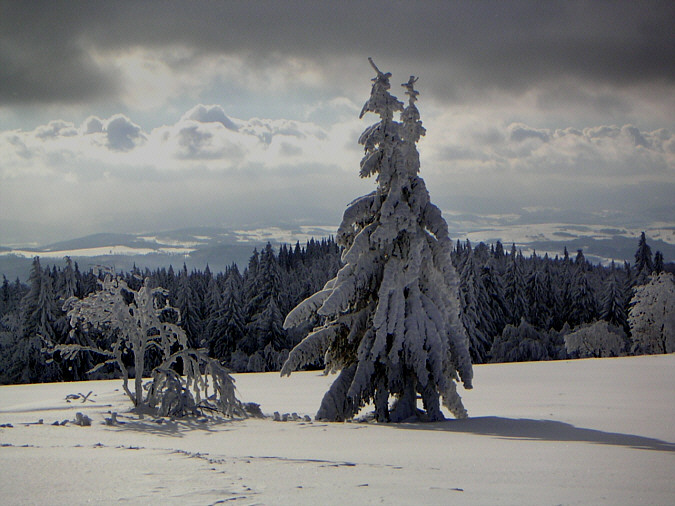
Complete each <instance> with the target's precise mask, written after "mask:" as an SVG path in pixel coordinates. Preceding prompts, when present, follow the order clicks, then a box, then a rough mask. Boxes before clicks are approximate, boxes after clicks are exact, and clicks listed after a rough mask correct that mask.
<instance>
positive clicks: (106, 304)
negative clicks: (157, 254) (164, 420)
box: [49, 273, 246, 416]
mask: <svg viewBox="0 0 675 506" xmlns="http://www.w3.org/2000/svg"><path fill="white" fill-rule="evenodd" d="M99 284H100V290H99V291H97V292H95V293H92V294H91V295H89V296H88V297H86V298H84V299H77V298H75V297H71V298H70V299H68V301H66V303H65V305H64V310H65V311H67V313H68V319H69V321H70V325H71V327H72V331H71V332H75V331H79V332H82V333H84V334H88V335H90V337H91V339H90V342H91V344H90V345H86V346H85V345H80V344H61V345H56V346H51V348H50V350H49V352H50V353H52V354H53V353H55V352H59V353H60V354H61V356H62V357H63V358H64V359H72V358H74V357H75V356H76V355H77V354H78V353H80V352H92V353H94V354H97V355H99V356H102V357H104V361H102V362H100V363H99V364H97V365H96V366H95V367H94V368H93V369H91V370H90V371H89V372H94V371H96V370H98V369H100V368H101V367H104V366H105V365H107V364H113V365H115V366H116V367H117V368H118V369H119V370H120V372H121V374H122V379H123V383H122V386H123V388H124V391H125V392H126V394H127V395H128V397H129V398H130V399H131V401H132V402H133V404H134V406H135V407H136V408H137V409H138V410H139V411H140V412H144V411H147V410H149V411H151V412H154V413H156V414H159V415H160V416H185V415H188V414H196V413H197V412H198V411H201V410H204V409H206V410H210V411H218V412H220V413H222V414H224V415H226V416H246V415H245V411H244V409H243V407H242V405H241V403H240V402H239V401H238V400H237V398H236V397H235V393H234V392H235V389H234V380H233V379H232V377H231V376H230V375H229V373H228V372H227V370H226V369H225V368H224V367H222V366H221V365H220V363H219V362H218V361H217V360H214V359H212V358H209V357H208V356H207V355H206V354H205V353H204V352H203V351H201V350H194V349H191V348H189V347H188V341H187V336H186V335H185V331H184V330H183V329H182V328H181V327H180V325H179V324H180V312H179V311H178V309H176V308H174V307H171V306H170V305H169V303H168V292H167V291H166V290H165V289H163V288H150V287H149V286H148V280H147V279H145V280H143V282H142V284H141V286H140V288H139V289H138V290H134V289H133V288H131V287H129V285H128V284H127V283H126V282H125V281H124V280H122V279H121V278H119V277H117V276H114V275H113V274H112V273H107V274H106V275H105V277H104V279H103V280H102V281H99ZM150 352H154V353H155V355H159V358H160V365H159V366H157V367H156V368H154V369H153V371H152V382H151V384H150V387H149V389H148V393H147V396H146V395H144V392H143V375H144V372H145V367H146V353H150ZM130 361H133V366H131V365H129V362H130ZM181 368H182V375H179V374H178V372H177V371H178V370H181ZM132 375H133V377H134V389H133V391H132V389H131V388H129V384H128V383H129V378H130V377H131V376H132ZM210 389H211V393H210Z"/></svg>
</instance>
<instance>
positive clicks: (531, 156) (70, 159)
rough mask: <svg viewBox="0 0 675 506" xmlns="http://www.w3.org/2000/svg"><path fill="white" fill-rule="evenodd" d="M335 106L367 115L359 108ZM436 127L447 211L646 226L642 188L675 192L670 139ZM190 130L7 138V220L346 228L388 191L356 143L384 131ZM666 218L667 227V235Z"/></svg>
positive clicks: (439, 196) (100, 129) (120, 128)
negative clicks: (361, 170) (610, 213)
mask: <svg viewBox="0 0 675 506" xmlns="http://www.w3.org/2000/svg"><path fill="white" fill-rule="evenodd" d="M333 105H335V106H336V107H337V108H338V109H339V108H347V109H350V108H353V104H352V103H350V102H349V101H346V102H345V101H337V102H336V103H335V104H333ZM323 107H324V106H323V105H321V106H319V107H318V108H317V109H316V110H319V109H321V108H323ZM328 107H329V108H330V104H329V105H328ZM422 112H423V120H425V117H424V111H422ZM430 116H431V117H430V118H429V120H428V121H427V120H425V126H426V127H427V131H428V133H427V136H426V137H425V138H424V139H423V141H422V142H421V144H420V151H421V157H422V176H423V177H424V178H425V179H426V181H427V186H428V187H429V189H430V192H431V196H432V199H433V200H434V202H436V203H437V204H439V205H441V206H442V207H443V208H444V209H451V210H452V209H455V210H462V209H464V210H471V211H473V212H476V211H478V210H479V209H478V208H479V207H482V208H483V211H484V212H499V213H505V212H512V211H514V210H517V209H519V208H522V207H532V206H542V205H544V206H557V207H559V208H561V209H569V208H575V207H578V206H581V207H583V206H586V207H590V208H593V209H594V210H597V209H605V208H606V209H612V208H622V206H624V205H625V203H626V201H627V199H628V200H630V199H635V200H638V199H640V200H645V202H646V203H645V204H644V205H643V206H642V207H641V208H640V209H641V210H640V209H636V212H642V211H645V210H646V207H648V205H649V204H648V203H649V199H645V198H644V194H645V190H644V187H641V186H640V185H641V184H643V183H645V184H646V183H649V184H655V185H657V187H660V188H662V189H665V188H668V187H669V186H668V185H671V186H670V188H672V185H673V181H674V180H675V178H674V168H675V149H674V147H675V138H674V136H673V134H672V133H671V132H670V131H668V130H665V129H660V130H655V131H644V130H640V129H639V128H637V127H636V126H635V125H630V124H627V125H623V126H612V125H610V126H590V127H585V128H583V127H582V128H577V127H569V128H558V129H550V128H541V127H537V126H532V125H529V124H527V123H525V122H521V121H519V122H511V123H507V124H500V123H499V122H495V121H494V120H493V119H492V118H490V117H489V116H488V117H486V116H482V115H480V114H475V113H472V114H464V113H462V114H456V113H449V112H447V111H445V112H444V111H434V113H433V114H431V115H430ZM177 117H178V118H179V119H178V120H176V121H175V122H174V123H172V124H167V125H163V126H159V127H156V128H153V129H150V130H144V129H143V128H142V127H141V126H140V125H138V124H136V123H135V122H134V121H133V120H132V119H130V118H128V117H127V116H125V115H121V114H117V115H113V116H111V117H109V118H107V119H102V118H99V117H96V116H90V117H88V118H87V119H86V120H85V121H83V122H82V124H81V125H80V127H79V128H77V127H76V126H75V125H74V124H72V123H69V122H66V121H51V122H49V123H47V124H46V125H42V126H38V127H37V128H35V129H33V130H29V131H22V130H12V131H5V132H0V157H2V159H3V164H2V165H1V166H0V179H1V180H2V185H1V186H2V187H1V188H0V192H1V193H2V195H0V197H1V198H0V214H2V216H3V218H4V217H7V218H5V219H14V220H15V221H16V220H19V219H22V220H24V221H33V222H42V223H44V222H50V221H51V222H53V223H54V226H55V227H56V226H61V225H60V224H62V223H66V222H69V221H73V220H74V221H75V223H77V224H78V225H77V226H81V227H85V226H88V227H89V230H90V231H100V230H102V229H108V228H109V227H113V228H114V227H122V226H127V227H132V228H133V227H136V228H148V229H163V228H171V227H172V225H171V223H176V222H180V223H181V225H190V224H208V223H211V224H220V223H222V222H223V221H228V220H232V221H231V222H232V223H233V224H235V223H237V220H245V221H246V222H247V223H252V222H253V221H255V220H257V219H266V220H271V221H270V222H269V223H272V222H274V221H275V220H280V219H302V218H306V217H308V216H312V217H319V216H323V217H324V218H326V219H328V217H330V219H332V220H335V221H337V220H339V216H340V214H341V212H342V209H343V208H344V205H345V204H346V203H348V202H349V201H351V200H352V199H353V198H355V197H357V196H358V195H361V194H363V193H366V192H368V191H370V190H371V189H372V188H373V187H374V184H375V183H374V181H373V180H360V179H359V178H358V175H357V174H358V164H359V160H360V158H361V156H362V153H363V152H362V148H361V147H360V146H358V145H357V142H356V141H357V138H358V136H359V134H360V132H361V131H362V130H363V129H364V128H366V126H367V125H368V124H370V123H371V122H372V121H374V120H375V118H374V117H366V118H364V120H361V121H360V120H358V119H357V117H356V115H353V116H352V117H348V116H347V115H346V116H345V118H346V119H344V120H342V121H337V122H333V123H330V122H326V121H324V122H323V123H322V124H321V125H319V124H317V123H315V122H312V121H297V120H289V119H269V118H251V119H247V120H243V119H238V118H236V117H232V116H230V115H228V114H227V113H226V111H225V109H224V108H223V107H222V106H220V105H201V104H200V105H197V106H194V107H191V108H190V109H189V110H188V111H187V112H185V113H184V114H182V115H177ZM74 184H77V185H78V186H77V190H76V191H74V192H73V191H72V189H73V185H74ZM659 205H660V206H661V207H660V208H659V209H661V210H658V209H657V210H656V211H654V213H656V214H657V215H659V216H661V218H660V219H662V220H666V221H667V220H668V219H669V217H668V216H667V212H664V208H663V205H664V204H663V203H661V204H659ZM600 206H602V207H600ZM595 208H597V209H595ZM655 209H656V208H655ZM670 209H671V211H672V204H671V205H670ZM659 213H660V214H659ZM75 217H77V218H75ZM219 217H220V218H219ZM652 218H653V216H652ZM219 220H220V221H219ZM269 223H266V225H267V224H269ZM73 226H74V225H73Z"/></svg>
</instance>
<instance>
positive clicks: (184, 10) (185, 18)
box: [0, 0, 675, 103]
mask: <svg viewBox="0 0 675 506" xmlns="http://www.w3.org/2000/svg"><path fill="white" fill-rule="evenodd" d="M674 22H675V3H673V2H672V1H652V2H636V1H634V0H630V1H611V2H604V1H588V2H586V1H575V2H572V1H570V2H552V1H547V2H540V1H518V2H501V1H494V2H493V1H476V2H473V1H472V2H470V1H466V2H451V1H438V2H435V1H427V2H409V1H408V2H385V1H371V2H363V1H359V2H349V1H342V2H299V1H284V2H277V1H266V2H262V1H256V2H170V1H161V2H120V1H118V2H84V3H80V2H73V1H69V2H52V1H50V2H44V3H38V2H12V1H6V2H2V3H0V48H2V49H0V101H2V102H4V103H11V102H34V101H72V100H79V99H87V98H92V97H97V96H101V95H105V94H114V93H115V92H116V91H117V90H118V84H117V83H116V81H115V79H114V77H113V76H112V74H113V72H112V71H111V70H112V69H105V68H104V69H102V68H99V67H98V66H97V64H96V62H95V60H94V59H93V58H92V57H91V54H90V53H89V49H91V48H95V49H98V50H102V51H105V50H116V49H124V48H129V47H132V46H135V45H150V46H155V47H163V46H166V45H168V44H182V45H185V46H188V47H192V48H194V49H196V50H198V51H203V52H213V53H228V54H239V55H242V56H245V57H246V58H248V60H249V62H251V63H253V64H255V63H258V64H261V65H264V64H265V61H266V59H267V58H269V57H270V55H272V54H281V55H289V56H293V55H300V56H304V57H307V58H314V59H316V60H317V61H318V62H319V63H322V62H325V61H326V59H327V58H329V57H331V56H336V57H340V56H358V57H362V58H364V57H365V56H370V55H372V56H374V57H377V58H381V59H384V60H388V61H389V62H392V63H396V64H398V63H399V62H400V63H401V64H406V65H407V66H410V65H411V64H414V65H413V67H414V68H416V69H419V70H416V72H424V73H425V75H426V76H428V78H429V83H430V87H431V88H433V90H434V93H435V94H437V95H445V96H452V94H453V93H454V92H455V91H456V88H457V87H463V88H472V89H474V90H477V91H480V90H485V89H506V90H508V91H515V92H518V91H523V90H525V89H527V88H529V87H531V86H533V85H535V84H536V83H540V82H546V83H551V82H557V81H558V80H562V79H565V80H569V79H572V80H585V81H590V82H598V83H606V84H612V85H619V86H623V85H633V84H639V83H641V82H646V81H649V82H658V83H662V84H664V85H666V86H668V85H672V84H673V81H675V68H674V67H675V64H674V63H673V62H675V44H673V42H672V26H673V24H674ZM389 62H387V65H389V64H390V63H389ZM172 64H173V65H181V61H180V59H177V60H176V61H175V62H172ZM450 83H452V85H451V84H450Z"/></svg>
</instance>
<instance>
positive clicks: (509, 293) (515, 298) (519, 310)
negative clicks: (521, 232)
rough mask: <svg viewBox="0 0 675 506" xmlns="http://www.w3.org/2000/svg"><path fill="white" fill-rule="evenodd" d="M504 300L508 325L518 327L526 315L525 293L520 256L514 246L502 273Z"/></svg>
mask: <svg viewBox="0 0 675 506" xmlns="http://www.w3.org/2000/svg"><path fill="white" fill-rule="evenodd" d="M503 284H504V299H505V300H506V303H507V304H508V308H509V314H510V316H511V320H510V323H511V324H512V325H515V326H517V325H519V323H520V320H521V319H522V318H523V317H524V316H525V315H527V293H526V288H525V275H524V273H523V267H522V255H520V254H518V253H517V252H516V245H515V244H514V245H513V246H512V247H511V254H510V255H509V259H508V260H507V264H506V271H505V272H504V283H503Z"/></svg>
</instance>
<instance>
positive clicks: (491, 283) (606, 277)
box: [0, 234, 674, 383]
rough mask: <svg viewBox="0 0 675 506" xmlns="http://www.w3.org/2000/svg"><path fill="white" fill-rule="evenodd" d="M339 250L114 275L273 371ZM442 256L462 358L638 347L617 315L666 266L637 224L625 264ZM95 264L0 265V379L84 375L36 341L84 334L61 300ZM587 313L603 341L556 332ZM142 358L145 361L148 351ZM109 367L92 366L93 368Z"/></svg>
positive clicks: (296, 250)
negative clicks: (452, 286) (452, 283)
mask: <svg viewBox="0 0 675 506" xmlns="http://www.w3.org/2000/svg"><path fill="white" fill-rule="evenodd" d="M340 254H341V251H340V248H339V247H338V245H337V244H336V243H335V241H334V240H333V239H332V238H330V239H322V240H320V241H317V240H310V241H309V242H307V244H306V245H305V246H304V247H302V246H301V245H300V244H299V243H297V244H296V245H295V247H290V246H286V245H283V246H281V247H280V248H279V249H278V251H276V250H275V249H274V248H273V247H272V246H271V245H270V244H268V245H267V246H266V247H265V248H264V249H263V250H262V251H257V250H256V251H254V252H253V254H252V255H251V257H250V260H249V262H248V266H247V267H246V269H245V270H244V272H243V273H242V272H240V270H239V268H238V267H237V265H236V264H232V265H231V266H230V267H229V268H227V269H226V270H225V271H224V272H218V273H213V272H211V271H210V269H209V268H208V267H206V269H205V270H204V271H200V270H192V271H191V272H188V270H187V268H186V267H184V268H183V269H181V270H179V271H178V272H176V271H174V269H173V268H172V267H169V269H165V268H161V269H156V270H153V271H150V270H148V269H146V270H144V271H140V270H139V269H133V270H132V271H131V272H128V273H120V276H121V277H122V278H123V279H125V281H126V282H127V283H128V284H129V286H130V287H132V288H133V287H136V288H137V287H139V286H140V284H141V283H142V280H143V279H145V278H147V279H148V280H149V285H150V286H153V287H160V286H161V287H163V288H166V289H167V290H169V294H170V295H169V298H170V303H171V305H172V306H174V307H176V308H178V309H179V310H180V313H181V326H182V327H183V329H184V330H185V332H186V334H187V337H188V339H189V344H190V345H191V346H192V347H195V348H205V349H207V350H208V352H209V354H210V355H211V356H212V357H215V358H218V359H220V360H221V361H222V362H223V363H224V364H225V365H227V366H228V367H230V368H231V369H232V370H234V371H237V372H246V371H255V372H258V371H277V370H279V369H280V367H281V365H282V364H283V362H284V360H285V358H286V357H287V355H288V352H289V350H290V349H291V348H293V346H294V345H295V344H297V343H298V342H299V341H300V340H301V339H302V338H303V337H304V336H305V335H306V334H307V332H308V331H309V330H310V328H309V327H306V328H299V329H293V330H292V331H286V330H284V329H283V321H284V318H285V316H286V314H287V313H288V312H289V311H290V310H291V309H292V308H293V307H295V305H297V304H298V303H299V302H300V301H302V300H303V299H304V298H306V297H308V296H310V295H311V294H313V293H315V292H316V291H318V290H319V289H321V288H322V286H323V285H324V284H325V283H326V281H328V280H329V279H331V278H332V277H334V276H335V274H336V273H337V271H338V269H339V268H340V266H341V261H340ZM452 262H453V264H454V265H455V267H456V269H457V271H458V272H459V273H460V279H461V284H460V303H461V306H462V308H463V314H462V322H463V323H464V327H465V328H466V330H467V333H468V336H469V341H470V350H471V355H472V359H473V361H474V363H483V362H490V361H492V362H505V361H524V360H548V359H561V358H574V357H578V356H611V355H618V354H624V353H631V352H636V353H640V352H643V351H645V350H643V349H641V348H640V346H637V345H636V343H635V342H633V341H632V340H631V334H630V332H631V329H630V326H629V321H628V311H629V306H630V303H631V299H632V298H633V294H634V290H635V287H636V286H640V285H644V284H646V283H647V282H648V281H649V279H650V276H651V275H652V274H653V273H659V272H661V271H664V270H666V271H670V272H673V267H674V265H673V264H667V265H664V261H663V256H662V255H661V254H660V253H659V252H656V254H654V255H652V253H651V250H650V248H649V246H648V244H647V242H646V238H645V236H644V234H643V235H642V237H641V238H640V241H639V243H638V249H637V251H636V254H635V263H634V264H633V265H630V264H628V263H624V264H623V265H620V266H616V265H611V266H608V267H605V266H602V265H593V264H591V263H590V262H588V261H586V259H585V258H584V255H583V252H582V251H581V250H579V251H577V252H576V255H574V258H571V257H570V256H569V255H568V253H567V250H565V251H564V252H563V254H562V256H561V257H558V256H556V257H555V258H550V257H549V256H548V255H545V256H543V257H541V256H538V255H537V254H532V255H531V256H528V257H525V256H523V255H522V253H521V252H520V251H518V250H517V248H516V247H515V246H512V247H511V249H510V251H505V249H504V247H503V245H502V244H501V243H500V242H497V243H496V244H494V245H490V246H488V245H486V244H484V243H480V244H478V245H476V246H475V247H474V246H472V245H471V244H470V243H469V242H468V241H467V242H465V243H461V242H457V245H456V248H455V249H454V251H453V254H452ZM98 276H99V274H98V272H97V270H95V269H90V270H89V271H87V272H82V271H80V269H79V267H78V265H77V263H73V262H71V261H70V259H66V265H65V267H63V268H56V267H48V266H47V267H42V266H41V264H40V259H39V258H37V257H36V258H35V259H34V261H33V265H32V269H31V274H30V278H29V280H28V283H27V284H23V283H21V282H20V281H19V279H17V280H16V281H14V282H9V281H8V280H7V279H6V278H4V277H3V282H2V286H1V287H0V383H27V382H31V383H33V382H43V381H69V380H81V379H90V378H89V377H88V376H87V375H86V372H87V371H88V370H89V369H91V368H92V367H93V366H94V365H95V364H96V363H97V357H94V356H91V355H89V354H87V353H82V354H80V355H79V357H78V359H77V360H76V361H66V360H61V359H60V357H59V356H58V355H57V356H55V357H54V360H47V357H46V355H45V354H44V353H43V348H44V343H45V341H50V342H52V343H77V344H82V345H87V343H88V342H89V341H90V340H92V339H97V335H96V333H95V332H93V331H90V332H82V331H75V332H71V329H70V325H69V322H68V319H67V316H66V314H65V312H64V311H63V309H62V308H63V304H64V302H65V301H66V300H67V299H68V298H70V297H78V298H84V297H86V296H87V295H89V294H90V293H92V292H94V291H96V290H97V287H98ZM593 322H607V324H608V325H605V327H597V326H596V327H593V329H594V330H593V332H595V333H596V334H597V333H598V332H600V330H599V329H604V330H602V332H600V333H604V334H607V336H610V338H609V341H607V336H601V337H602V338H603V339H604V340H600V341H601V342H600V344H599V345H597V346H596V347H595V349H593V348H592V346H590V347H589V346H579V345H577V344H575V342H577V343H578V342H579V340H578V339H577V341H574V340H573V339H566V336H572V335H574V334H575V332H576V333H577V334H578V335H579V336H583V335H585V334H584V331H583V329H584V328H588V326H589V324H592V323H593ZM314 323H316V324H318V323H319V322H314ZM579 329H582V330H581V331H579ZM98 338H103V337H102V336H98ZM566 341H567V345H566ZM584 343H585V341H584ZM585 344H587V343H585ZM146 360H148V361H149V362H152V361H153V357H152V355H151V354H149V355H148V356H147V357H146ZM150 365H152V364H150ZM316 366H317V367H320V366H321V364H318V363H317V364H316ZM112 374H113V373H112V370H106V369H105V368H103V369H100V370H98V371H97V373H96V377H98V378H104V377H110V376H111V375H112Z"/></svg>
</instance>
